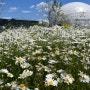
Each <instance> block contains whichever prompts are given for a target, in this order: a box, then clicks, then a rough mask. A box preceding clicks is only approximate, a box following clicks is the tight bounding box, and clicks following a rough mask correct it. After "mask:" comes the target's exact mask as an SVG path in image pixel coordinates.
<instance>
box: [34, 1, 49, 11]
mask: <svg viewBox="0 0 90 90" xmlns="http://www.w3.org/2000/svg"><path fill="white" fill-rule="evenodd" d="M47 7H48V4H47V3H45V2H41V3H39V4H37V6H36V9H37V10H38V11H39V12H40V11H43V10H45V8H47Z"/></svg>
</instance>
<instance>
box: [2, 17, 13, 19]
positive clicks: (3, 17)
mask: <svg viewBox="0 0 90 90" xmlns="http://www.w3.org/2000/svg"><path fill="white" fill-rule="evenodd" d="M3 19H11V17H3Z"/></svg>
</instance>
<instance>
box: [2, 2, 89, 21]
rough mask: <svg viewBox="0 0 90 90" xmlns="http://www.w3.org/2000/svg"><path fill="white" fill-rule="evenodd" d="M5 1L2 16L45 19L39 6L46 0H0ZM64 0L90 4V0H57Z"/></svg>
mask: <svg viewBox="0 0 90 90" xmlns="http://www.w3.org/2000/svg"><path fill="white" fill-rule="evenodd" d="M0 1H3V3H1V2H0V4H2V8H1V11H0V17H3V18H17V19H29V20H39V19H43V18H44V15H43V13H42V12H41V11H40V10H39V9H37V6H38V5H39V3H41V2H45V1H46V0H0ZM57 1H58V2H60V1H62V4H63V5H64V4H67V3H69V2H84V3H87V4H90V0H57Z"/></svg>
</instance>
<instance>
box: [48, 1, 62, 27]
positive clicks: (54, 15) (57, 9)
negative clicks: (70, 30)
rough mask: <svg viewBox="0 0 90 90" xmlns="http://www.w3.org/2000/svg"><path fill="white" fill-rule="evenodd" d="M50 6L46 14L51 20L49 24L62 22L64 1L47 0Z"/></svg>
mask: <svg viewBox="0 0 90 90" xmlns="http://www.w3.org/2000/svg"><path fill="white" fill-rule="evenodd" d="M46 3H47V4H48V7H47V8H46V14H47V18H48V21H49V26H53V25H56V24H60V21H62V19H63V18H64V17H63V14H62V13H61V6H62V2H60V3H58V2H57V0H53V2H52V1H51V0H46Z"/></svg>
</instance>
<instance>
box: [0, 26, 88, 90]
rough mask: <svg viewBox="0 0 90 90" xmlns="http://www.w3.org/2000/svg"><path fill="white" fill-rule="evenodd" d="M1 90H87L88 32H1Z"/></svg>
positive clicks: (34, 29)
mask: <svg viewBox="0 0 90 90" xmlns="http://www.w3.org/2000/svg"><path fill="white" fill-rule="evenodd" d="M0 90H90V29H88V28H79V27H76V28H75V27H72V26H71V27H68V28H63V27H60V26H54V27H50V28H47V27H42V26H31V27H30V28H28V29H27V28H22V27H20V28H17V29H7V30H4V31H3V32H1V33H0Z"/></svg>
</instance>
